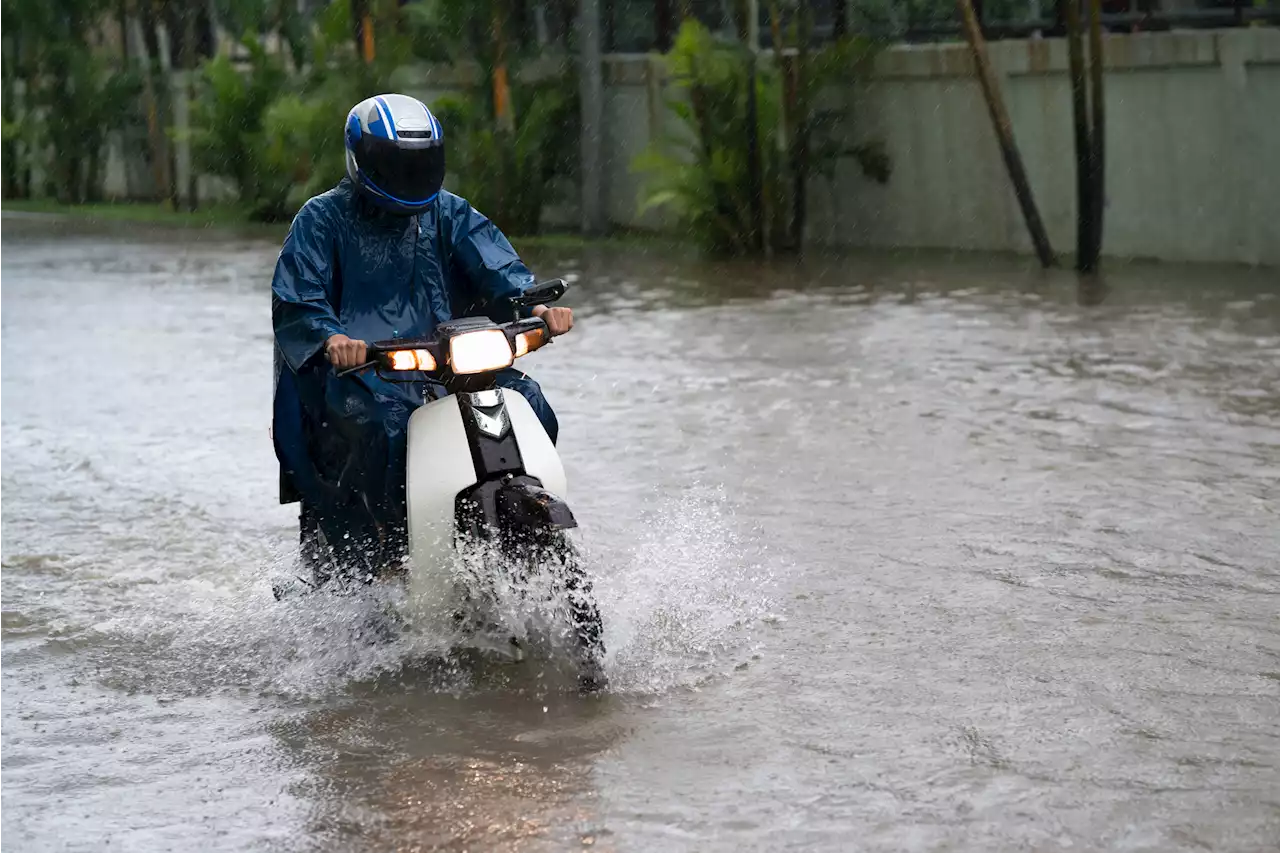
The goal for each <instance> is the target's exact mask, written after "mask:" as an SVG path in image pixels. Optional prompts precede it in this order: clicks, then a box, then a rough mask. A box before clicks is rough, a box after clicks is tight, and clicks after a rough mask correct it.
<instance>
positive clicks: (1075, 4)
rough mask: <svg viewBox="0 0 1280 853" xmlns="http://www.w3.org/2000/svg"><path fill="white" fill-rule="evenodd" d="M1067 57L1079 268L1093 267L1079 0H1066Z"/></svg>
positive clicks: (1090, 161)
mask: <svg viewBox="0 0 1280 853" xmlns="http://www.w3.org/2000/svg"><path fill="white" fill-rule="evenodd" d="M1064 6H1065V11H1066V23H1067V59H1068V62H1069V64H1070V68H1071V120H1072V124H1073V125H1074V127H1075V147H1076V269H1078V270H1080V271H1081V272H1087V271H1089V270H1091V269H1092V267H1093V259H1094V253H1093V249H1092V246H1091V243H1092V239H1093V184H1092V177H1093V176H1092V172H1093V150H1092V144H1091V142H1090V139H1089V105H1088V97H1089V96H1088V92H1087V90H1086V88H1085V87H1086V85H1087V83H1086V80H1085V67H1084V41H1083V39H1082V37H1081V32H1080V0H1065V4H1064Z"/></svg>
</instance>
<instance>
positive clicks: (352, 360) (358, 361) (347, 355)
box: [324, 335, 369, 370]
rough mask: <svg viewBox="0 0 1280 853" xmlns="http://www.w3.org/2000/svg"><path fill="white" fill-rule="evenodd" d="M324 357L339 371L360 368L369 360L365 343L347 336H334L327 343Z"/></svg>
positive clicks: (325, 343)
mask: <svg viewBox="0 0 1280 853" xmlns="http://www.w3.org/2000/svg"><path fill="white" fill-rule="evenodd" d="M324 357H325V358H327V359H329V363H330V364H332V365H333V366H334V367H336V368H338V369H339V370H346V369H347V368H348V367H359V366H360V365H362V364H364V363H365V362H366V361H368V360H369V358H368V352H367V351H366V350H365V343H364V341H353V340H352V339H351V338H348V337H347V336H346V335H334V336H333V337H331V338H329V340H327V341H325V342H324Z"/></svg>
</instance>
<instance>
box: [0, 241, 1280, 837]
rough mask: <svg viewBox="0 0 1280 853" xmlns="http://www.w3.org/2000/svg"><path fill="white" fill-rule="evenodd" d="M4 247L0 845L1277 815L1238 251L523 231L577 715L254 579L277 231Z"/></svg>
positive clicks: (1209, 825) (1267, 579)
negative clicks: (728, 251)
mask: <svg viewBox="0 0 1280 853" xmlns="http://www.w3.org/2000/svg"><path fill="white" fill-rule="evenodd" d="M4 228H5V232H4V237H5V238H6V241H5V252H4V257H3V277H4V285H5V288H4V308H5V309H6V310H5V312H4V315H3V324H4V327H3V356H4V362H3V364H4V368H3V371H4V375H3V383H4V390H5V392H6V394H5V403H6V405H5V407H4V409H3V441H4V462H5V465H4V468H3V497H4V516H3V527H4V530H3V534H4V553H3V599H4V608H3V609H4V612H3V632H2V633H3V654H4V670H3V694H4V696H3V698H4V700H5V701H4V703H3V717H4V719H3V727H4V748H3V769H4V779H3V785H4V795H5V806H6V807H5V809H4V812H3V822H4V827H3V829H4V835H5V839H6V842H7V843H8V844H12V845H17V848H16V849H24V850H37V851H40V850H54V849H58V850H61V849H77V850H78V849H84V850H98V849H103V848H104V847H106V846H108V845H109V846H110V847H111V848H114V849H136V850H158V849H191V848H194V847H199V848H202V849H210V850H214V849H219V850H220V849H225V850H246V849H289V850H292V849H306V850H386V849H407V850H413V849H437V848H445V849H513V850H514V849H521V850H523V849H565V848H566V847H579V846H586V845H588V844H589V845H590V846H593V847H595V848H597V849H598V848H602V847H603V848H605V849H615V848H616V849H627V850H648V849H662V850H672V849H679V850H734V849H738V848H746V849H781V848H785V847H797V848H806V849H831V850H837V849H847V848H848V845H849V844H850V843H851V842H850V839H851V838H856V839H858V842H857V843H858V844H859V845H860V846H861V847H863V848H865V849H877V850H880V849H882V850H902V849H962V850H990V849H1014V848H1023V849H1035V850H1065V849H1068V848H1070V849H1112V850H1181V849H1214V850H1226V851H1231V850H1240V851H1251V850H1261V849H1268V848H1269V847H1271V846H1274V839H1275V838H1277V837H1280V803H1277V802H1276V798H1275V790H1276V784H1275V782H1276V779H1277V778H1278V777H1280V629H1278V627H1277V622H1276V618H1275V616H1276V606H1275V604H1276V601H1277V600H1278V599H1277V596H1280V576H1278V575H1277V573H1276V566H1277V565H1278V564H1280V534H1278V533H1277V531H1280V524H1278V523H1277V518H1276V509H1275V508H1276V506H1277V496H1278V494H1277V493H1278V492H1280V429H1278V427H1280V298H1278V289H1277V286H1276V282H1275V276H1274V273H1273V272H1270V273H1269V272H1266V271H1249V270H1227V269H1216V268H1191V267H1165V266H1156V265H1132V266H1125V265H1119V264H1112V265H1111V266H1109V267H1108V269H1107V271H1106V273H1105V275H1104V276H1102V277H1101V278H1099V279H1091V280H1085V281H1081V280H1079V279H1077V278H1076V277H1075V276H1074V275H1073V274H1070V273H1067V272H1061V271H1059V272H1049V273H1045V272H1042V271H1040V270H1038V269H1035V268H1034V267H1033V266H1032V265H1029V264H1028V263H1027V262H1025V261H1023V260H1021V259H1016V258H992V257H979V256H950V255H924V254H910V255H900V256H894V255H867V256H858V257H854V258H839V257H832V256H815V257H810V258H806V259H804V260H803V261H800V262H795V261H793V260H776V261H771V262H768V263H745V262H732V263H716V262H709V261H705V260H700V259H698V258H696V257H693V256H690V255H688V254H687V253H684V252H681V251H675V250H667V249H665V248H664V249H662V250H653V249H649V248H646V247H643V246H640V247H635V246H633V247H622V246H619V245H600V246H593V247H590V248H582V249H554V250H542V251H536V252H533V253H531V254H530V259H531V261H532V264H533V266H534V268H535V269H537V270H538V271H539V272H540V273H541V274H543V275H545V276H552V275H557V274H567V276H569V277H572V278H574V279H575V280H576V282H577V287H576V289H575V291H574V292H573V302H572V304H573V305H574V307H575V310H576V311H577V313H578V316H579V317H580V323H579V325H578V328H576V329H575V332H574V335H573V336H572V337H570V338H566V339H564V340H563V341H562V342H560V343H557V345H556V346H555V347H553V348H551V349H550V350H547V351H544V352H540V353H538V354H537V356H535V357H531V359H530V360H529V364H528V365H527V366H528V369H529V370H530V371H531V372H532V373H533V374H534V375H535V376H536V377H537V379H538V380H539V381H540V382H541V383H542V385H543V386H544V388H545V389H546V390H547V392H548V394H549V396H550V398H551V400H552V402H553V404H554V405H555V406H556V408H557V410H558V412H559V415H560V421H561V424H562V436H561V448H562V451H563V453H564V456H565V462H566V467H567V469H568V472H569V475H570V482H571V493H570V495H569V499H570V501H571V503H572V505H573V507H574V511H575V515H576V516H577V517H578V518H579V519H580V520H581V521H582V523H583V531H582V535H583V546H584V547H585V549H586V551H587V553H588V554H589V560H590V565H591V567H592V570H593V572H594V573H595V574H596V575H597V576H598V580H597V584H596V586H597V590H598V592H599V595H600V598H601V603H602V610H603V612H604V616H605V620H606V624H607V631H608V635H607V641H608V645H609V647H610V659H609V668H610V675H611V679H612V682H613V684H614V685H615V690H614V692H613V693H611V694H610V695H607V696H604V697H600V698H595V699H579V698H578V697H575V696H572V695H570V694H566V693H563V692H561V691H559V690H558V689H557V688H556V686H555V685H554V684H552V683H551V682H550V681H549V680H547V679H540V678H539V674H540V670H539V669H538V668H537V667H536V666H535V667H526V668H523V669H522V668H518V667H517V668H511V669H508V668H503V667H491V666H479V667H473V666H456V665H448V666H436V665H432V664H431V663H430V661H432V660H438V659H439V655H440V653H441V651H442V649H441V648H440V643H439V637H438V635H433V634H432V632H431V631H429V630H410V631H407V632H404V633H402V634H400V635H397V636H394V637H383V638H382V639H381V640H380V641H379V642H376V643H371V642H370V641H369V639H368V635H369V633H370V631H369V625H370V620H371V619H376V618H377V616H378V614H379V613H381V612H382V611H383V610H384V609H385V608H386V607H387V606H390V605H392V604H394V601H389V600H387V599H383V598H379V597H378V596H377V595H374V596H368V597H357V598H351V599H335V598H327V597H318V596H316V597H310V598H309V599H308V600H302V601H291V602H288V603H285V604H277V603H276V602H274V601H272V599H271V596H270V592H269V582H270V580H271V579H272V578H273V577H276V576H278V575H279V574H281V573H287V572H288V571H289V570H290V569H292V567H293V564H292V560H293V554H292V547H293V542H294V538H293V537H294V535H295V528H294V526H293V525H294V523H295V520H294V515H293V513H294V510H293V509H292V508H290V507H280V506H278V505H277V504H276V503H275V468H274V459H273V456H272V451H271V446H270V443H269V441H268V436H267V430H266V427H267V423H268V420H269V406H270V394H271V383H270V369H269V361H270V346H271V339H270V334H269V319H268V317H269V312H268V308H267V300H266V282H267V277H268V275H269V270H270V268H271V265H272V263H273V261H274V258H275V253H276V251H277V247H276V246H274V245H272V244H270V243H264V242H261V241H255V240H252V239H247V238H246V239H228V238H224V237H219V236H218V235H216V234H212V233H200V234H199V235H198V239H193V238H192V236H191V235H190V234H184V235H181V236H178V237H175V236H174V235H173V234H171V233H160V234H146V233H134V232H131V233H123V232H121V231H119V230H115V231H105V232H104V231H98V232H83V233H82V232H77V231H66V232H50V231H49V230H48V226H45V225H32V224H29V223H28V224H21V225H18V226H15V224H14V223H13V222H12V221H10V220H8V219H6V221H5V225H4ZM49 342H57V343H58V344H59V345H62V346H65V345H67V342H72V344H73V345H74V347H75V349H76V351H77V352H83V353H88V354H92V360H91V361H92V363H87V364H85V365H84V366H83V368H82V369H79V370H77V371H75V372H72V371H69V370H68V368H67V366H66V365H65V364H63V363H59V362H58V361H56V360H52V359H47V358H39V357H33V355H32V354H33V353H38V352H40V351H41V349H40V348H41V347H43V346H47V345H48V344H49ZM174 352H183V353H186V354H187V355H188V358H187V359H186V362H185V363H184V366H183V367H182V369H180V370H175V369H173V366H172V360H171V359H166V358H164V357H163V354H165V353H174ZM197 357H198V358H199V361H196V360H195V359H196V358H197ZM375 633H376V632H375Z"/></svg>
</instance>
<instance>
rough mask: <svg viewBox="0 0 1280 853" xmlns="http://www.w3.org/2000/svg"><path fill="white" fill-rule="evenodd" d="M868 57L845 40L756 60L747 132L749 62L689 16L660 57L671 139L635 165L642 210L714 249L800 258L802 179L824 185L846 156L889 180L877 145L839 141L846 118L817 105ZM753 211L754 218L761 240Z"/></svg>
mask: <svg viewBox="0 0 1280 853" xmlns="http://www.w3.org/2000/svg"><path fill="white" fill-rule="evenodd" d="M804 38H805V36H804V35H803V34H802V35H801V36H800V38H799V39H797V40H803V39H804ZM806 43H807V42H806ZM874 52H875V45H873V44H871V43H870V42H868V41H865V40H859V39H852V40H847V41H844V42H842V43H840V44H837V45H833V46H829V47H827V48H825V49H824V50H822V51H821V52H819V53H817V54H816V55H812V56H811V55H809V54H808V52H807V49H801V50H799V51H797V52H796V53H795V54H794V55H788V56H781V55H779V56H778V57H777V60H778V61H777V62H774V63H765V62H756V73H755V78H754V79H755V93H756V116H755V127H754V128H752V126H751V117H750V109H749V104H748V99H747V92H748V88H747V87H748V81H749V80H750V79H751V63H752V62H754V61H756V60H755V59H754V58H753V57H752V55H751V54H750V52H748V51H747V50H746V49H745V48H744V47H743V46H742V45H741V44H738V43H736V42H726V41H723V40H719V39H717V38H716V37H715V36H713V35H712V34H711V33H710V32H709V31H708V30H707V29H706V28H705V27H704V26H702V24H700V23H698V22H697V21H692V20H689V21H686V22H685V23H684V24H682V25H681V27H680V31H679V33H678V35H677V37H676V42H675V45H674V46H673V48H672V51H671V53H670V54H669V55H668V56H667V64H668V69H669V74H670V76H671V79H672V81H673V84H674V88H675V94H676V96H675V97H673V98H671V99H670V100H669V101H668V102H667V106H668V108H669V109H670V111H671V113H672V114H673V115H674V116H675V118H676V120H677V125H676V128H675V132H673V133H667V134H664V135H663V136H662V137H661V138H660V139H659V140H658V141H657V142H656V143H655V144H653V145H650V146H649V148H648V149H647V150H646V151H645V152H644V153H642V154H641V155H640V156H639V157H637V158H636V160H635V163H634V164H633V166H634V168H635V169H637V170H638V171H641V172H645V173H647V175H648V179H647V181H646V184H645V187H644V189H643V191H642V195H641V202H640V210H641V212H642V213H643V212H644V211H647V210H651V209H655V208H661V209H666V210H668V211H670V212H671V213H672V214H673V215H674V216H675V219H676V221H677V223H678V225H679V227H680V228H681V230H682V231H685V232H686V233H689V234H690V235H691V236H692V237H693V238H694V239H695V240H696V241H697V242H698V243H699V244H700V245H701V246H703V247H704V248H705V249H706V250H708V251H710V252H712V253H714V254H745V253H751V252H755V251H757V250H758V249H759V248H761V247H764V246H767V247H768V248H769V249H771V250H774V251H798V250H799V249H800V248H801V243H802V240H803V230H804V216H805V203H806V186H807V182H808V181H809V179H810V177H811V176H813V175H815V174H816V175H820V176H826V177H827V178H829V179H830V178H831V177H833V176H834V169H835V164H836V163H837V161H838V160H840V159H841V158H844V157H849V158H853V159H854V160H856V161H857V162H858V164H859V165H860V166H861V168H862V170H863V171H864V173H865V174H867V175H868V176H869V177H871V178H873V179H874V180H877V181H880V182H884V181H887V180H888V178H889V171H890V164H889V160H888V156H887V154H886V153H885V151H884V149H883V146H881V145H880V144H879V143H875V142H871V143H865V144H860V145H853V146H850V145H847V144H845V143H844V141H843V134H842V123H843V122H844V121H845V120H846V119H847V116H846V115H845V113H844V111H843V110H838V109H818V108H817V107H816V105H815V102H816V100H817V95H818V93H819V92H820V91H821V90H822V89H823V88H825V87H827V86H829V85H830V84H831V83H833V82H835V81H836V80H848V79H850V78H851V77H852V76H853V75H854V74H856V73H857V72H858V71H859V70H860V69H861V68H862V66H863V64H864V63H866V62H867V61H868V60H869V59H870V58H871V57H872V56H873V55H874ZM752 131H754V135H755V141H756V145H757V150H758V151H759V157H760V175H759V184H758V185H759V186H760V188H761V199H760V200H759V201H758V202H757V201H755V200H753V198H752V197H751V192H750V189H749V188H750V187H751V186H752V184H753V183H754V181H753V180H752V175H751V170H750V157H749V147H748V146H749V143H750V140H751V137H752ZM756 205H759V206H760V208H761V209H763V211H764V216H763V221H762V226H763V229H764V233H763V234H762V235H759V241H760V242H759V243H757V235H756V229H755V227H754V217H755V209H756Z"/></svg>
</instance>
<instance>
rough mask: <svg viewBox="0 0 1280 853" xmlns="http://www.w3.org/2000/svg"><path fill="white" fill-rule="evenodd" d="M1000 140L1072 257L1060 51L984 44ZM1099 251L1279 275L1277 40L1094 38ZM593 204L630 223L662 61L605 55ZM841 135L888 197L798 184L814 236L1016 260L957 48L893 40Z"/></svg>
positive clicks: (977, 103)
mask: <svg viewBox="0 0 1280 853" xmlns="http://www.w3.org/2000/svg"><path fill="white" fill-rule="evenodd" d="M990 50H991V57H992V60H993V62H994V64H995V66H996V68H997V69H998V71H999V73H1000V75H1001V78H1002V85H1003V88H1004V93H1005V99H1006V103H1007V104H1008V107H1009V111H1010V113H1011V115H1012V118H1013V123H1014V134H1015V137H1016V139H1017V142H1018V145H1019V147H1020V148H1021V151H1022V156H1023V159H1024V161H1025V163H1026V166H1027V170H1028V172H1029V174H1030V180H1031V183H1032V187H1033V190H1034V192H1035V195H1036V201H1037V203H1038V205H1039V207H1040V212H1041V215H1042V217H1043V218H1044V219H1045V221H1046V225H1047V227H1048V229H1049V235H1050V238H1051V240H1052V242H1053V245H1054V248H1055V249H1056V250H1057V251H1059V252H1070V251H1073V250H1074V247H1075V165H1074V163H1075V154H1074V147H1073V135H1072V124H1071V99H1070V90H1069V81H1068V76H1067V55H1066V43H1065V42H1064V41H1061V40H1031V41H1004V42H995V43H992V44H991V45H990ZM1105 53H1106V63H1107V64H1106V68H1107V72H1108V73H1107V76H1106V83H1105V90H1106V101H1107V103H1106V108H1107V202H1106V204H1107V207H1106V213H1105V227H1106V233H1105V236H1104V241H1103V245H1104V251H1105V252H1106V253H1107V254H1109V255H1117V256H1125V257H1150V258H1160V259H1164V260H1193V261H1228V262H1243V263H1251V264H1252V263H1265V264H1269V265H1280V30H1275V29H1262V28H1255V29H1239V30H1223V31H1196V32H1180V33H1147V34H1138V35H1116V36H1111V37H1109V38H1107V40H1106V47H1105ZM607 63H608V76H607V84H606V105H605V110H606V119H607V122H608V125H609V133H608V136H607V139H606V151H607V152H608V155H607V157H608V165H607V170H608V171H607V182H608V183H607V188H606V192H607V199H608V204H607V209H608V212H609V216H610V218H611V220H612V222H613V223H615V224H625V225H633V226H634V225H652V224H654V221H653V220H652V219H650V220H648V221H641V220H640V219H638V218H637V216H636V198H637V196H638V193H639V176H637V175H635V174H633V173H632V172H631V170H630V162H631V158H632V157H633V156H634V155H635V154H636V153H638V151H640V150H641V149H643V147H644V146H645V144H647V142H648V140H649V138H651V137H652V136H653V135H654V134H655V133H659V132H661V130H662V127H663V126H664V124H666V123H667V122H669V119H667V118H664V117H663V115H662V111H661V110H660V109H658V110H656V111H655V102H656V104H658V105H660V103H661V99H662V94H661V89H662V87H663V86H664V85H665V84H664V83H663V82H662V81H661V79H660V78H661V73H660V72H661V69H660V66H658V65H655V64H654V63H653V61H652V60H651V59H650V58H648V57H631V56H613V57H609V58H608V60H607ZM844 97H845V98H846V101H847V104H848V106H849V115H850V119H849V130H848V132H849V135H850V137H851V138H853V139H867V138H879V139H882V140H884V142H885V143H886V147H887V150H888V152H889V154H890V156H891V157H892V158H893V165H894V171H893V177H892V178H891V179H890V181H889V183H888V184H887V185H884V186H881V185H878V184H875V183H872V182H870V181H868V180H866V179H865V178H863V177H862V176H861V174H860V173H859V171H858V169H857V167H856V166H855V165H853V164H851V163H850V164H842V165H841V167H840V168H839V170H838V172H837V179H836V181H835V182H834V184H831V185H827V184H825V183H824V182H823V181H821V180H817V181H815V182H814V184H813V186H812V189H811V197H812V202H811V208H810V231H809V236H810V239H811V240H813V241H815V242H818V243H824V244H829V245H840V246H873V247H888V246H914V247H939V248H956V249H989V250H1002V251H1009V250H1011V251H1018V252H1030V250H1031V247H1030V241H1029V240H1028V239H1027V236H1026V229H1025V227H1024V225H1023V223H1022V218H1021V214H1020V213H1019V210H1018V206H1017V202H1016V200H1015V199H1014V196H1013V192H1012V189H1011V187H1010V185H1009V181H1008V178H1007V176H1006V174H1005V171H1004V166H1003V163H1002V162H1001V159H1000V155H999V150H998V148H997V146H996V142H995V138H994V135H993V133H992V130H991V122H990V119H989V117H988V115H987V111H986V107H985V105H984V103H983V100H982V95H981V91H980V90H979V88H978V84H977V82H976V81H975V80H974V79H973V77H972V63H971V60H970V59H969V55H968V51H967V48H966V47H965V46H964V45H963V44H945V45H902V46H897V47H894V48H892V49H890V50H887V51H885V52H884V53H883V54H882V55H881V56H880V57H879V59H878V61H877V64H876V68H875V72H874V75H873V77H872V79H871V80H870V82H869V84H868V85H865V86H862V87H860V88H859V89H858V90H857V91H850V92H848V93H844Z"/></svg>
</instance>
